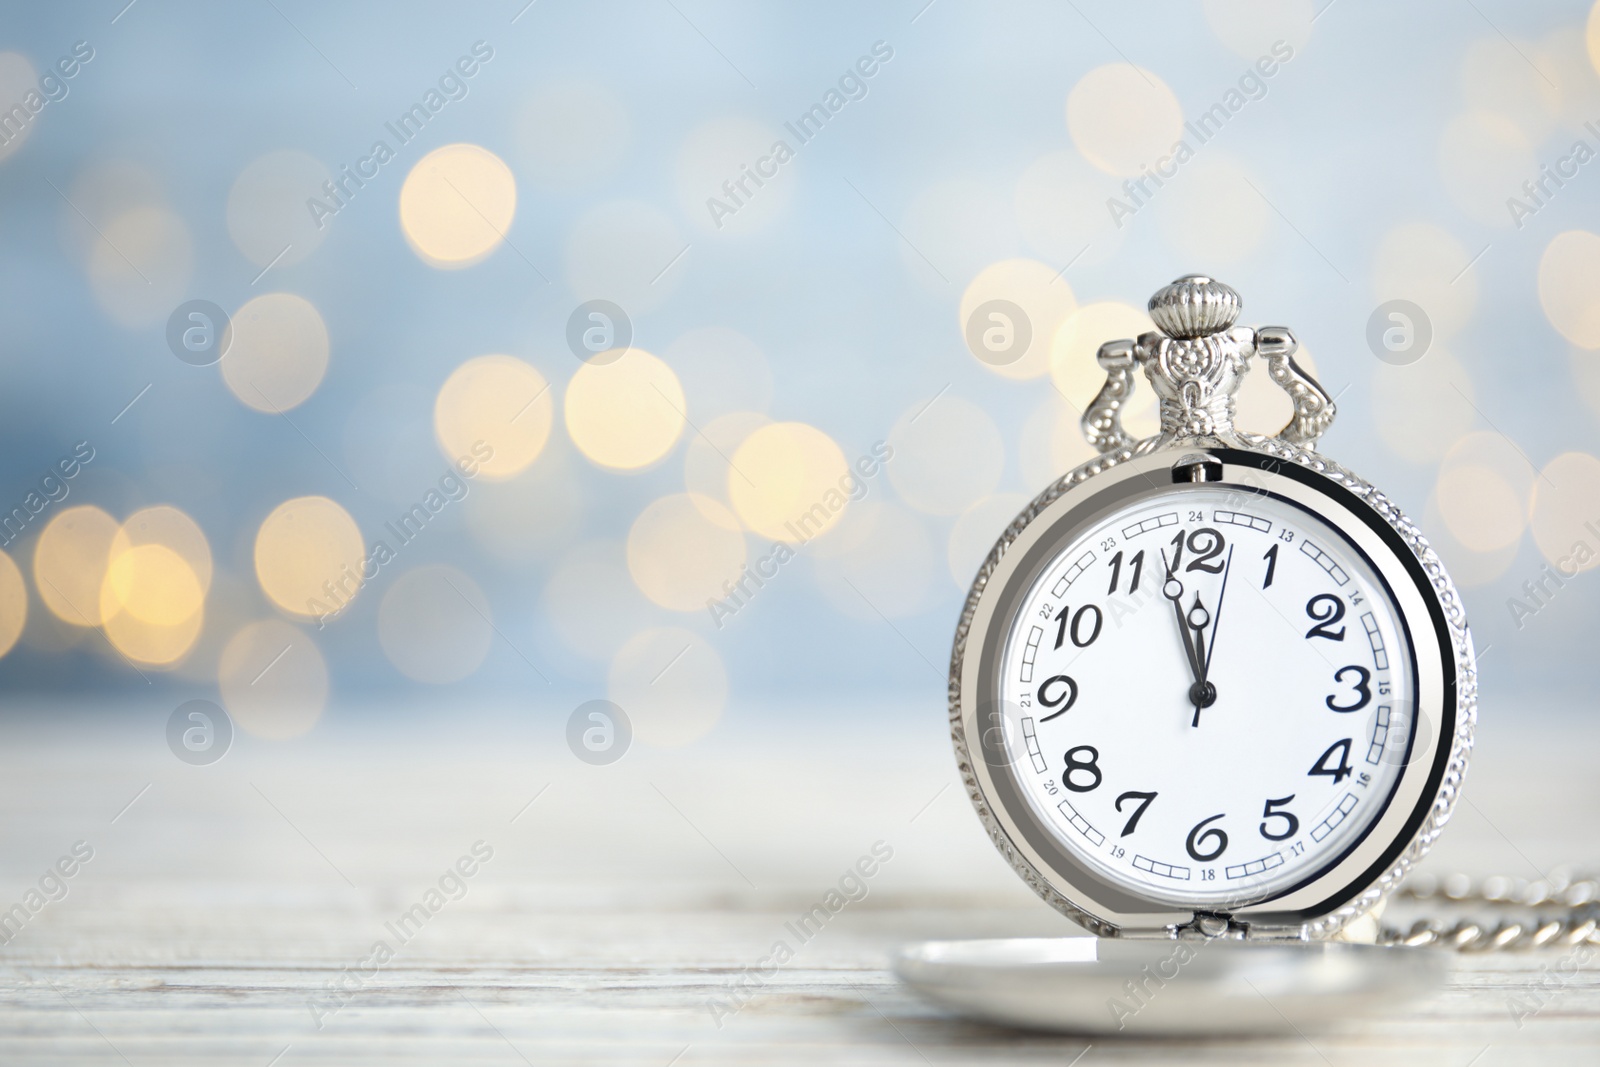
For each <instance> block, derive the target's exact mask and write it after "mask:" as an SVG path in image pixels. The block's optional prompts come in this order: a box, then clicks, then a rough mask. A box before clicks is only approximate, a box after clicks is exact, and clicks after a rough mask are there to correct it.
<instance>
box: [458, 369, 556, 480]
mask: <svg viewBox="0 0 1600 1067" xmlns="http://www.w3.org/2000/svg"><path fill="white" fill-rule="evenodd" d="M554 413H555V402H554V400H553V398H552V397H551V395H550V383H549V382H547V381H545V378H544V375H542V374H540V373H539V372H538V371H537V370H535V369H534V368H533V367H531V366H529V365H528V364H527V363H524V362H523V361H522V360H520V359H515V358H513V357H511V356H498V355H496V356H478V357H477V358H476V359H469V360H467V361H466V362H465V363H463V364H461V366H459V367H457V368H456V369H455V370H454V371H452V372H451V373H450V377H449V378H447V379H445V383H444V385H443V386H441V387H440V389H439V396H438V398H437V399H436V400H435V401H434V405H433V431H434V436H435V437H436V438H437V440H438V442H439V447H440V448H441V449H442V450H443V451H444V454H445V456H446V458H448V459H449V460H450V461H451V462H452V463H456V462H458V461H461V460H471V461H474V462H475V464H476V466H477V470H478V474H477V476H478V477H481V478H484V479H486V480H488V481H502V480H504V479H506V478H511V477H514V476H515V475H517V474H518V473H520V472H521V471H523V470H525V469H526V468H527V467H528V465H529V464H531V463H532V462H533V461H534V460H536V459H538V458H539V453H540V452H542V451H544V446H545V442H547V441H548V440H549V439H550V425H551V422H552V421H553V419H554ZM485 457H487V458H485Z"/></svg>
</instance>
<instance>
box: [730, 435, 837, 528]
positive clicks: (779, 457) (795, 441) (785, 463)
mask: <svg viewBox="0 0 1600 1067" xmlns="http://www.w3.org/2000/svg"><path fill="white" fill-rule="evenodd" d="M853 476H854V475H853V474H852V471H851V468H850V464H849V463H848V462H847V461H846V460H845V457H844V452H842V451H841V450H840V449H839V446H838V445H836V444H835V443H834V442H833V438H831V437H829V436H828V435H827V434H825V433H823V432H822V431H821V430H819V429H817V428H816V427H815V426H808V425H807V424H805V423H803V422H775V423H773V424H772V425H770V426H763V427H762V428H761V429H759V430H757V431H755V432H754V433H752V434H751V435H750V436H749V437H747V438H745V440H744V443H742V444H741V445H740V446H739V450H738V451H737V452H735V453H734V454H733V463H732V465H731V467H730V469H729V471H728V499H729V500H730V501H732V502H733V510H734V511H735V512H736V513H737V514H738V516H739V518H740V520H741V521H743V522H744V524H745V525H746V526H748V527H749V528H750V529H751V530H754V531H755V532H756V533H758V534H761V535H762V536H763V537H770V538H773V539H774V540H779V541H787V542H790V543H795V542H800V541H807V540H810V539H811V538H813V537H816V536H817V535H818V534H820V533H823V532H824V531H826V530H829V529H831V528H832V527H833V525H834V524H835V523H837V522H838V521H839V517H840V516H841V515H843V514H844V511H845V508H846V506H847V504H848V503H849V497H848V490H849V487H850V485H851V479H852V477H853Z"/></svg>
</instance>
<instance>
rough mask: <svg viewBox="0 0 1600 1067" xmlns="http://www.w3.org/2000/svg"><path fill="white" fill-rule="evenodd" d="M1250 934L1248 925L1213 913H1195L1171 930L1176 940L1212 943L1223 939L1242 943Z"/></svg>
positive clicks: (1228, 916) (1230, 917) (1227, 916)
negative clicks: (1195, 939) (1192, 916)
mask: <svg viewBox="0 0 1600 1067" xmlns="http://www.w3.org/2000/svg"><path fill="white" fill-rule="evenodd" d="M1249 933H1250V925H1249V924H1248V923H1242V922H1238V921H1236V920H1235V919H1234V918H1233V917H1232V916H1230V915H1225V914H1219V913H1214V912H1206V911H1197V912H1195V913H1194V918H1193V919H1191V920H1190V921H1189V922H1186V923H1183V924H1182V925H1179V926H1174V927H1173V928H1172V934H1173V936H1174V937H1177V938H1185V939H1194V938H1197V939H1202V940H1206V941H1214V940H1216V939H1218V938H1224V939H1227V940H1230V941H1242V940H1244V939H1245V937H1247V936H1248V935H1249Z"/></svg>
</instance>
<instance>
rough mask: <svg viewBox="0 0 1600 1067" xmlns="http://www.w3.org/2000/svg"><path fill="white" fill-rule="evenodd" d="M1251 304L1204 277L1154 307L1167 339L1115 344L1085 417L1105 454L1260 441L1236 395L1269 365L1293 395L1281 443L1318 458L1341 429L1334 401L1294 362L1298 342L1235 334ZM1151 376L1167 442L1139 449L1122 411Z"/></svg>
mask: <svg viewBox="0 0 1600 1067" xmlns="http://www.w3.org/2000/svg"><path fill="white" fill-rule="evenodd" d="M1241 307H1242V303H1241V301H1240V299H1239V294H1238V293H1237V292H1235V291H1234V290H1233V289H1232V288H1231V287H1229V286H1227V285H1224V284H1223V283H1221V282H1219V281H1217V280H1215V279H1214V278H1209V277H1207V276H1206V275H1203V274H1186V275H1184V276H1183V277H1181V278H1179V279H1177V280H1176V281H1174V282H1173V283H1172V284H1171V285H1167V286H1164V287H1162V288H1161V289H1159V290H1157V292H1156V294H1155V295H1154V296H1152V297H1151V298H1150V304H1149V308H1150V317H1151V319H1153V320H1154V321H1155V324H1156V326H1158V327H1159V330H1155V331H1152V332H1150V333H1146V334H1144V335H1142V336H1141V337H1139V339H1138V340H1137V341H1133V340H1118V341H1108V342H1106V343H1105V344H1103V345H1101V346H1100V352H1099V356H1098V359H1099V363H1100V366H1101V367H1102V368H1104V369H1105V371H1106V384H1105V385H1104V386H1103V387H1101V389H1100V393H1099V395H1097V396H1096V397H1095V399H1094V403H1092V404H1090V405H1089V408H1088V410H1087V411H1085V412H1084V415H1083V432H1084V436H1086V437H1087V438H1088V439H1089V442H1090V443H1091V444H1093V445H1094V446H1095V447H1096V448H1098V449H1099V450H1100V451H1101V452H1112V451H1117V450H1120V449H1132V450H1134V451H1136V452H1139V453H1143V452H1148V451H1151V450H1152V449H1154V448H1157V447H1163V446H1166V445H1170V444H1173V443H1178V442H1194V443H1199V444H1207V443H1221V444H1234V445H1237V444H1239V443H1241V441H1242V440H1244V439H1246V438H1250V437H1255V436H1257V435H1253V434H1241V433H1240V432H1239V431H1238V430H1237V429H1235V427H1234V422H1233V420H1234V399H1233V398H1234V394H1235V393H1236V392H1238V389H1239V385H1240V383H1241V382H1242V381H1243V379H1244V375H1245V373H1246V372H1247V371H1248V370H1249V368H1250V360H1251V358H1252V357H1254V356H1260V357H1262V358H1263V359H1264V360H1266V362H1267V371H1268V373H1269V374H1270V375H1271V376H1272V380H1273V381H1275V382H1277V383H1278V385H1279V386H1280V387H1282V388H1283V390H1284V391H1285V392H1287V393H1288V394H1289V398H1290V400H1292V401H1293V403H1294V415H1293V417H1292V418H1291V419H1290V420H1289V423H1288V425H1287V426H1285V427H1284V428H1283V429H1282V430H1280V431H1279V433H1278V435H1277V436H1278V437H1279V438H1280V439H1281V440H1284V441H1288V442H1290V443H1291V444H1295V445H1300V446H1303V447H1307V448H1311V447H1314V446H1315V445H1316V442H1317V439H1318V438H1319V437H1321V436H1322V435H1323V434H1324V433H1326V432H1327V430H1328V426H1329V425H1330V424H1331V423H1332V422H1333V416H1334V411H1335V409H1334V405H1333V398H1332V397H1330V396H1328V394H1327V393H1326V392H1325V391H1324V390H1323V388H1322V386H1320V385H1318V384H1317V382H1316V380H1315V379H1314V378H1312V377H1311V376H1310V375H1309V374H1307V373H1306V372H1305V371H1304V370H1302V369H1301V368H1300V367H1299V366H1298V365H1296V364H1295V362H1294V353H1295V350H1296V348H1297V347H1298V345H1297V343H1296V341H1295V339H1294V334H1292V333H1290V332H1289V330H1288V329H1286V328H1285V327H1281V326H1264V327H1261V328H1260V329H1251V328H1250V327H1248V326H1235V325H1234V323H1235V322H1236V321H1237V320H1238V318H1239V311H1240V309H1241ZM1135 367H1138V368H1142V369H1143V371H1144V374H1145V378H1146V379H1147V380H1148V381H1149V383H1150V387H1151V388H1152V389H1154V390H1155V393H1156V397H1157V399H1158V400H1159V401H1160V404H1161V432H1160V433H1158V434H1157V435H1156V436H1154V437H1151V438H1147V439H1146V440H1143V441H1137V442H1136V441H1134V439H1133V438H1132V437H1131V436H1129V435H1128V434H1127V433H1126V432H1125V431H1124V430H1123V428H1122V418H1121V413H1122V407H1123V405H1125V404H1126V403H1127V401H1128V397H1129V396H1130V395H1131V394H1132V392H1133V387H1134V377H1133V371H1134V369H1135Z"/></svg>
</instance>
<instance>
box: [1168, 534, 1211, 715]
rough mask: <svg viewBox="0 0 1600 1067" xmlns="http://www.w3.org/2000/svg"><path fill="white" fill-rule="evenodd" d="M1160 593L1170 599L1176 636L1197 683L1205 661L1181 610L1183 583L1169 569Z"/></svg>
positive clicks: (1197, 683)
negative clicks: (1175, 624)
mask: <svg viewBox="0 0 1600 1067" xmlns="http://www.w3.org/2000/svg"><path fill="white" fill-rule="evenodd" d="M1161 561H1162V562H1163V563H1165V562H1166V553H1165V552H1163V553H1162V554H1161ZM1161 595H1162V596H1164V597H1166V598H1167V599H1168V600H1170V601H1172V615H1173V618H1175V619H1177V621H1178V636H1179V637H1180V638H1182V639H1183V652H1184V655H1185V656H1187V657H1188V659H1189V671H1190V673H1191V674H1193V675H1194V683H1195V684H1196V685H1199V684H1200V683H1201V681H1202V680H1203V678H1204V675H1205V661H1204V660H1203V659H1201V658H1200V655H1199V652H1198V650H1197V649H1196V648H1195V643H1194V635H1193V634H1192V633H1191V632H1190V630H1189V621H1188V620H1187V619H1186V618H1185V617H1184V612H1183V583H1182V582H1181V581H1179V580H1178V579H1177V577H1176V576H1175V575H1174V574H1173V573H1172V571H1171V570H1170V569H1169V570H1168V571H1167V580H1166V582H1165V583H1163V584H1162V586H1161Z"/></svg>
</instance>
